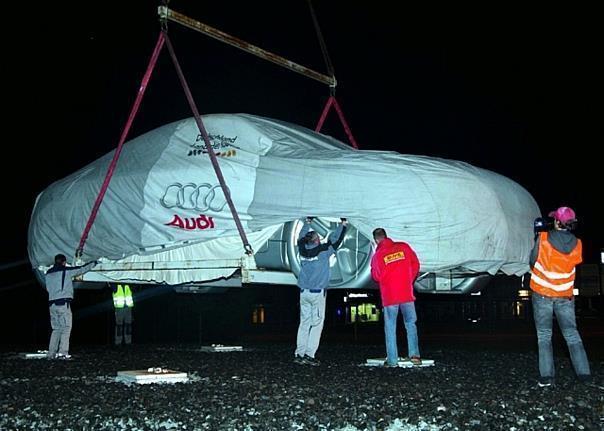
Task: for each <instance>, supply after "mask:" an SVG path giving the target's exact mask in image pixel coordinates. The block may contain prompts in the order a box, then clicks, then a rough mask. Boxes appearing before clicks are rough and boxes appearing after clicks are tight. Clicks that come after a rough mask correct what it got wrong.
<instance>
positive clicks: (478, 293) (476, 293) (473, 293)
mask: <svg viewBox="0 0 604 431" xmlns="http://www.w3.org/2000/svg"><path fill="white" fill-rule="evenodd" d="M470 295H472V296H479V295H482V292H472V293H470Z"/></svg>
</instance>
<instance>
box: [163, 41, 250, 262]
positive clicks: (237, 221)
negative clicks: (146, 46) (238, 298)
mask: <svg viewBox="0 0 604 431" xmlns="http://www.w3.org/2000/svg"><path fill="white" fill-rule="evenodd" d="M165 37H166V45H167V46H168V52H169V53H170V57H172V62H173V63H174V67H175V68H176V72H177V73H178V78H179V79H180V83H181V84H182V88H183V90H184V91H185V95H186V96H187V101H188V102H189V106H190V107H191V110H192V111H193V115H194V116H195V122H196V123H197V127H198V128H199V132H200V133H201V136H202V137H203V142H204V143H205V144H206V150H208V155H209V156H210V160H211V161H212V166H213V167H214V172H215V173H216V177H217V178H218V182H219V183H220V187H221V188H222V192H223V193H224V197H225V199H226V201H227V204H228V205H229V208H230V210H231V214H232V215H233V219H234V220H235V225H236V226H237V230H238V231H239V236H240V237H241V241H242V242H243V248H244V249H245V253H246V254H248V255H251V254H253V250H252V246H251V245H250V243H249V242H248V240H247V236H246V234H245V231H244V230H243V226H242V225H241V220H240V219H239V214H237V210H236V209H235V204H234V203H233V200H232V199H231V191H230V190H229V188H228V187H227V184H226V181H225V180H224V176H223V175H222V171H221V170H220V165H219V164H218V159H217V158H216V153H215V152H214V148H212V144H211V143H210V137H209V136H208V132H207V131H206V128H205V126H204V125H203V121H201V115H199V111H198V110H197V106H196V105H195V101H194V100H193V95H192V94H191V90H190V89H189V85H188V84H187V80H186V79H185V76H184V74H183V73H182V69H181V68H180V64H179V63H178V60H177V58H176V53H175V52H174V48H173V47H172V43H171V42H170V38H169V37H168V35H167V34H166V35H165Z"/></svg>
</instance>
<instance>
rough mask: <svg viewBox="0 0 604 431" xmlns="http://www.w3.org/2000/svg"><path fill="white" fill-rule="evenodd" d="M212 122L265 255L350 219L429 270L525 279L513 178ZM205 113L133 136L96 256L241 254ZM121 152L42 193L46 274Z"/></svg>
mask: <svg viewBox="0 0 604 431" xmlns="http://www.w3.org/2000/svg"><path fill="white" fill-rule="evenodd" d="M203 121H204V124H205V126H206V128H207V131H208V133H209V135H210V138H211V142H212V145H213V148H214V150H215V152H216V153H217V155H218V160H219V163H220V167H221V170H222V173H223V175H224V177H225V180H226V183H227V185H228V187H229V189H230V191H231V195H232V197H233V201H234V203H235V207H236V208H237V211H238V213H239V216H240V218H241V220H242V223H243V226H244V229H245V230H246V233H247V234H248V237H249V240H250V242H251V245H252V247H253V248H254V250H257V249H258V248H259V247H260V246H261V245H262V243H263V242H265V241H266V240H267V239H268V238H269V237H270V236H271V235H272V234H273V233H274V232H275V231H276V230H277V229H278V228H279V226H280V225H281V224H282V223H284V222H287V221H291V220H295V219H298V218H302V217H305V216H306V215H314V216H325V217H347V218H348V220H349V221H350V223H352V224H353V225H354V226H356V227H357V229H359V231H360V232H361V233H363V234H364V235H366V236H367V237H369V238H371V233H372V231H373V229H375V228H376V227H383V228H385V229H386V231H387V232H388V235H389V236H390V237H391V238H393V239H394V240H403V241H406V242H408V243H409V244H410V245H411V246H412V247H413V248H414V249H415V250H416V252H417V254H418V256H419V259H420V262H421V271H423V272H433V271H440V270H445V269H448V268H457V267H459V268H464V269H467V270H469V271H475V272H489V273H491V274H495V273H497V272H499V271H501V272H503V273H506V274H517V275H519V274H523V273H525V272H526V271H527V270H528V257H529V253H530V250H531V248H532V245H533V234H532V226H533V220H534V219H535V218H536V217H539V215H540V214H539V208H538V206H537V204H536V203H535V201H534V199H533V198H532V197H531V195H530V194H529V193H528V192H527V191H526V190H525V189H523V188H522V187H521V186H519V185H518V184H517V183H515V182H513V181H511V180H510V179H508V178H506V177H503V176H501V175H498V174H496V173H493V172H490V171H487V170H484V169H480V168H476V167H473V166H471V165H469V164H467V163H463V162H459V161H452V160H445V159H438V158H431V157H422V156H411V155H401V154H398V153H395V152H385V151H362V150H361V151H356V150H353V149H352V148H350V147H349V146H347V145H345V144H343V143H341V142H339V141H336V140H335V139H333V138H330V137H328V136H325V135H321V134H318V133H315V132H313V131H311V130H308V129H305V128H302V127H299V126H296V125H292V124H288V123H284V122H280V121H275V120H270V119H266V118H261V117H257V116H252V115H246V114H222V115H207V116H204V117H203ZM204 148H205V145H204V143H203V140H202V139H201V136H200V134H199V131H198V129H197V125H196V124H195V121H194V119H193V118H189V119H186V120H183V121H179V122H175V123H171V124H168V125H165V126H163V127H160V128H158V129H155V130H152V131H150V132H148V133H146V134H144V135H142V136H139V137H138V138H136V139H133V140H131V141H130V142H128V143H127V144H126V145H125V146H124V148H123V152H122V154H121V157H120V160H119V163H118V165H117V169H116V171H115V173H114V175H113V178H112V180H111V184H110V186H109V189H108V190H107V194H106V195H105V198H104V201H103V204H102V206H101V208H100V210H99V213H98V216H97V218H96V221H95V223H94V225H93V227H92V229H91V231H90V235H89V238H88V241H87V243H86V247H85V253H84V256H83V258H84V260H88V259H98V258H104V259H108V260H111V261H117V262H124V263H127V262H140V261H153V262H170V261H179V262H180V261H189V260H201V259H216V258H239V257H241V256H242V255H243V246H242V243H241V240H240V239H239V236H238V232H237V229H236V226H235V223H234V221H233V218H232V215H231V213H230V211H229V208H228V206H227V205H226V201H225V199H224V195H223V193H222V190H221V188H220V186H219V184H218V180H217V179H216V176H215V173H214V171H213V168H212V166H211V162H210V159H209V157H208V155H207V154H206V152H205V150H204ZM112 156H113V152H112V153H109V154H107V155H105V156H104V157H102V158H100V159H98V160H96V161H94V162H92V163H90V164H89V165H88V166H86V167H84V168H82V169H80V170H79V171H77V172H76V173H74V174H72V175H70V176H69V177H67V178H64V179H62V180H59V181H57V182H55V183H54V184H52V185H51V186H49V187H48V188H47V189H46V190H45V191H44V192H42V193H41V194H40V195H39V196H38V199H37V201H36V205H35V208H34V211H33V214H32V219H31V223H30V228H29V238H28V240H29V244H28V248H29V256H30V260H31V262H32V266H33V267H34V268H37V267H46V266H49V265H50V264H52V261H53V256H54V255H55V254H57V253H63V254H65V255H67V256H70V255H73V253H74V250H75V249H76V247H77V245H78V242H79V239H80V236H81V234H82V231H83V229H84V226H85V224H86V221H87V219H88V216H89V214H90V210H91V208H92V205H93V203H94V200H95V198H96V197H97V194H98V192H99V189H100V186H101V184H102V181H103V178H104V176H105V173H106V171H107V167H108V165H109V162H110V160H111V158H112ZM233 271H234V270H233V269H225V270H203V271H179V272H174V271H172V272H169V273H168V272H165V271H162V270H161V269H158V270H157V271H145V272H144V274H143V273H137V272H136V271H119V272H117V271H116V272H114V273H109V274H107V275H108V276H109V277H111V278H112V279H115V280H119V279H138V280H144V281H154V282H166V283H169V284H179V283H188V282H194V281H198V282H199V281H204V280H211V279H216V278H219V277H226V276H229V275H231V274H232V273H233Z"/></svg>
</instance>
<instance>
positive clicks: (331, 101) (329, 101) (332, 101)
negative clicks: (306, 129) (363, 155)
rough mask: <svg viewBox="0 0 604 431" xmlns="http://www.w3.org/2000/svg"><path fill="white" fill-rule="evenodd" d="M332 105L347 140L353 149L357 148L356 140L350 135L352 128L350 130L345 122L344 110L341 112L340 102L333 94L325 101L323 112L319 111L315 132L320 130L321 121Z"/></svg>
mask: <svg viewBox="0 0 604 431" xmlns="http://www.w3.org/2000/svg"><path fill="white" fill-rule="evenodd" d="M332 105H333V107H334V109H335V110H336V112H337V113H338V117H339V118H340V122H341V123H342V126H343V127H344V131H345V132H346V135H347V136H348V140H349V141H350V143H351V144H352V146H353V147H354V149H355V150H358V149H359V146H358V145H357V141H356V140H355V139H354V136H352V130H350V127H349V126H348V123H347V122H346V118H345V117H344V112H342V108H340V104H339V103H338V101H337V100H336V98H335V96H334V95H331V96H329V99H327V102H326V103H325V107H324V108H323V112H322V113H321V118H319V122H318V123H317V127H315V132H320V131H321V129H322V128H323V123H324V122H325V118H326V117H327V114H328V113H329V109H330V108H331V106H332Z"/></svg>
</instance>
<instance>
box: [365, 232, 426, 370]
mask: <svg viewBox="0 0 604 431" xmlns="http://www.w3.org/2000/svg"><path fill="white" fill-rule="evenodd" d="M373 239H374V240H375V242H376V244H377V249H376V251H375V254H374V255H373V257H372V258H371V276H372V277H373V279H374V280H375V281H376V282H377V283H378V284H379V285H380V293H381V294H382V305H383V306H384V333H385V335H386V354H387V357H386V362H385V364H384V365H385V366H389V367H396V366H397V365H398V347H397V344H396V319H397V316H398V310H399V309H400V310H401V313H402V314H403V321H404V322H405V330H406V331H407V347H408V350H409V358H410V360H411V362H412V363H413V364H414V365H421V363H422V360H421V358H420V355H419V346H418V341H417V327H416V326H415V322H416V321H417V315H416V313H415V303H414V301H415V296H414V295H413V282H414V281H415V278H416V277H417V274H418V273H419V260H418V259H417V255H416V254H415V252H414V251H413V249H412V248H411V247H410V246H409V244H407V243H405V242H402V241H401V242H394V241H392V240H391V239H390V238H388V235H387V234H386V231H385V230H384V229H383V228H377V229H375V230H374V231H373Z"/></svg>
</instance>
